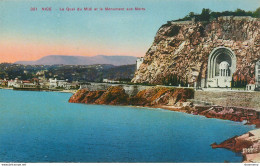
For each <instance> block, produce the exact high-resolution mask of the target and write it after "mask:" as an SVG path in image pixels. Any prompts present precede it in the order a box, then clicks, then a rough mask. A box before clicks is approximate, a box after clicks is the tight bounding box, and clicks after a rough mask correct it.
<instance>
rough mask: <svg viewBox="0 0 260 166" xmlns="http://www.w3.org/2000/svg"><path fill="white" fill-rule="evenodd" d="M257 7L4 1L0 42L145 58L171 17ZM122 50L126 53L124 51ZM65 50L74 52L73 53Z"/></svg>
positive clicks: (197, 0)
mask: <svg viewBox="0 0 260 166" xmlns="http://www.w3.org/2000/svg"><path fill="white" fill-rule="evenodd" d="M31 7H37V8H38V11H37V12H32V11H30V8H31ZM41 7H52V11H51V12H43V11H40V9H41ZM60 7H64V8H66V7H75V8H77V7H81V8H84V7H92V8H94V7H98V8H100V7H103V8H105V7H111V8H113V7H124V8H127V7H143V8H145V9H146V10H145V11H110V12H108V11H90V12H84V11H82V12H77V11H74V12H66V11H64V12H61V11H59V8H60ZM257 7H260V1H259V0H138V1H137V0H136V1H134V0H85V1H77V0H76V1H72V0H71V1H69V0H63V1H60V0H59V1H58V0H54V1H50V0H49V1H48V0H46V1H42V0H41V1H36V0H27V1H22V0H17V1H7V0H2V1H0V16H1V17H0V30H1V33H0V44H1V43H3V42H6V41H8V42H9V44H12V42H13V41H14V40H17V41H18V40H19V41H21V42H23V41H24V42H27V43H28V44H30V42H34V43H37V42H38V43H39V45H41V44H44V43H45V44H47V45H48V46H50V45H51V44H52V45H53V47H58V45H59V46H64V47H65V46H66V47H68V46H71V47H72V48H71V49H72V50H73V48H74V49H75V48H78V49H80V50H81V52H82V50H84V49H86V50H88V51H86V53H85V54H84V55H85V56H92V55H94V54H117V55H119V54H121V55H122V54H125V55H133V56H144V54H145V52H146V51H147V50H148V48H149V46H150V45H151V44H152V42H153V38H154V36H155V34H156V32H157V30H158V28H159V27H160V26H161V25H162V24H165V23H166V22H167V21H169V20H173V19H178V18H181V17H184V16H185V15H187V14H188V13H189V12H191V11H193V12H195V13H200V12H201V10H202V8H210V9H211V10H213V11H225V10H235V9H237V8H241V9H243V10H255V9H256V8H257ZM64 43H65V44H66V45H65V44H64ZM14 44H16V45H17V43H14ZM83 46H85V48H84V47H83ZM48 48H49V47H48ZM91 49H93V50H95V51H91ZM124 49H125V50H126V51H125V52H124V51H122V50H124ZM21 50H23V49H21ZM117 50H119V51H118V52H117ZM131 50H132V51H131ZM0 51H2V52H5V48H3V47H2V48H1V46H0ZM81 52H80V53H81ZM26 53H27V52H26ZM55 53H56V52H55ZM48 54H52V52H51V51H50V52H48ZM53 54H54V53H53ZM65 54H66V53H65ZM68 54H73V51H72V52H71V51H70V52H68ZM76 54H79V52H77V51H75V54H74V55H76ZM0 56H3V54H0ZM5 56H6V55H5ZM12 56H13V57H15V55H12ZM19 56H22V59H26V58H27V59H28V58H29V57H32V55H30V56H29V55H27V54H25V53H24V54H23V53H21V54H20V55H19ZM26 56H28V57H26ZM41 56H43V55H41ZM34 57H37V56H34ZM0 58H1V57H0ZM29 59H30V58H29ZM32 59H33V58H32Z"/></svg>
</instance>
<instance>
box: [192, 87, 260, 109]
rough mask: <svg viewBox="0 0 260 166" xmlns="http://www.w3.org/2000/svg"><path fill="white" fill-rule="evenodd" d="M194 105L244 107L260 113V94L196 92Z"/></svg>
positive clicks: (253, 92) (255, 92) (254, 92)
mask: <svg viewBox="0 0 260 166" xmlns="http://www.w3.org/2000/svg"><path fill="white" fill-rule="evenodd" d="M191 101H193V102H194V103H196V102H200V103H206V104H209V105H218V106H224V107H231V106H233V107H243V108H251V109H256V110H257V111H260V102H259V101H260V92H257V91H252V92H246V91H241V92H239V91H195V94H194V99H193V100H191Z"/></svg>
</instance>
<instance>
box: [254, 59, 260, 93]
mask: <svg viewBox="0 0 260 166" xmlns="http://www.w3.org/2000/svg"><path fill="white" fill-rule="evenodd" d="M255 85H256V88H257V89H260V60H258V62H256V65H255Z"/></svg>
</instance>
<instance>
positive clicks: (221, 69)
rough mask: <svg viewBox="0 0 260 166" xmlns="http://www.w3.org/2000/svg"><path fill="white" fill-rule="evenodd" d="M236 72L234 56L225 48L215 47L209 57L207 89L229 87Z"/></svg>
mask: <svg viewBox="0 0 260 166" xmlns="http://www.w3.org/2000/svg"><path fill="white" fill-rule="evenodd" d="M235 71H236V55H235V54H234V52H233V51H232V50H231V49H230V48H227V47H217V48H215V49H214V50H213V51H212V52H211V53H210V55H209V59H208V71H207V87H231V81H232V75H233V73H234V72H235Z"/></svg>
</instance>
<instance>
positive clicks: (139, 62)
mask: <svg viewBox="0 0 260 166" xmlns="http://www.w3.org/2000/svg"><path fill="white" fill-rule="evenodd" d="M143 62H144V58H143V57H140V58H137V60H136V70H138V69H139V67H140V66H141V64H142V63H143Z"/></svg>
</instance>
